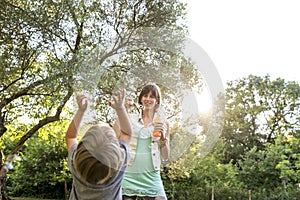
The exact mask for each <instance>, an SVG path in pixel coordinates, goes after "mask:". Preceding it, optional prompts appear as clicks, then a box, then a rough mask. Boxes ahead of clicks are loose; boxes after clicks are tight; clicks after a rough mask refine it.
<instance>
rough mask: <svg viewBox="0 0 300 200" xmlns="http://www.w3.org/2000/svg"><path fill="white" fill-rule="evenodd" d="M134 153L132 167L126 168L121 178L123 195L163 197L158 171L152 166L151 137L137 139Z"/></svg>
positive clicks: (163, 192)
mask: <svg viewBox="0 0 300 200" xmlns="http://www.w3.org/2000/svg"><path fill="white" fill-rule="evenodd" d="M141 131H143V129H142V130H141ZM144 131H145V129H144ZM136 152H138V153H136V155H135V159H134V163H133V165H131V166H128V167H127V169H126V172H125V175H124V177H123V181H122V188H123V189H122V190H123V195H128V196H152V197H154V196H165V195H166V194H165V191H164V187H163V183H162V180H161V177H160V171H159V170H154V167H153V164H152V157H151V137H149V138H140V137H139V138H138V141H137V147H136Z"/></svg>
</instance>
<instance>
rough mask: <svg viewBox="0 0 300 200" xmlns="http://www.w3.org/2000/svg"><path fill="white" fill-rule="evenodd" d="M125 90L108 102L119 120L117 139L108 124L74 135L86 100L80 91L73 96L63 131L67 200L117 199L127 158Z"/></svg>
mask: <svg viewBox="0 0 300 200" xmlns="http://www.w3.org/2000/svg"><path fill="white" fill-rule="evenodd" d="M125 94H126V91H125V90H122V91H121V92H119V93H118V95H117V96H113V100H112V101H109V105H110V106H111V107H112V108H114V109H115V111H116V113H117V116H118V121H119V122H120V123H119V124H120V130H121V134H120V136H119V141H118V139H117V137H116V133H115V132H114V130H113V129H112V128H111V127H110V126H108V125H106V124H105V125H104V124H102V125H94V126H92V127H90V128H89V129H88V130H87V131H86V133H85V134H84V136H83V137H82V139H81V141H80V142H79V143H78V142H77V135H78V130H79V126H80V123H81V120H82V118H83V115H84V113H85V111H86V109H87V106H88V101H87V98H86V97H85V96H84V95H83V94H79V95H77V97H76V100H77V104H78V110H77V112H76V114H75V116H74V118H73V120H72V122H71V123H70V125H69V128H68V130H67V133H66V143H67V149H68V166H69V168H70V171H71V173H72V175H73V183H72V190H71V193H70V200H84V199H89V200H121V199H122V189H121V182H122V178H123V175H124V171H125V168H126V166H127V162H128V160H129V149H128V144H129V143H130V139H131V133H132V128H131V124H130V123H129V118H128V115H127V112H126V109H125V106H124V99H125Z"/></svg>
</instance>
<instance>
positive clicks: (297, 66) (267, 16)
mask: <svg viewBox="0 0 300 200" xmlns="http://www.w3.org/2000/svg"><path fill="white" fill-rule="evenodd" d="M184 2H188V19H187V21H188V26H189V31H190V38H191V39H192V40H193V41H195V42H196V43H197V44H198V45H199V46H201V47H202V48H203V50H204V51H205V52H206V53H207V54H208V56H209V57H210V58H211V59H212V61H213V63H214V64H215V66H216V68H217V70H218V72H219V74H220V76H221V79H222V82H223V84H224V86H225V82H226V81H228V80H235V79H238V78H240V77H245V76H248V75H249V74H254V75H259V76H264V75H266V74H269V75H270V76H271V78H272V79H273V78H277V77H281V78H284V79H286V80H296V81H298V82H299V83H300V73H299V72H300V12H299V8H300V7H299V5H300V2H299V1H298V0H247V1H246V0H185V1H184Z"/></svg>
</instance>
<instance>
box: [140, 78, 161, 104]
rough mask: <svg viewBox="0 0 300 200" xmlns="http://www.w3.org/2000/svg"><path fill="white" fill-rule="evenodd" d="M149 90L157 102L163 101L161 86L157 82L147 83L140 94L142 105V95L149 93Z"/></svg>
mask: <svg viewBox="0 0 300 200" xmlns="http://www.w3.org/2000/svg"><path fill="white" fill-rule="evenodd" d="M149 92H151V94H152V95H153V96H154V97H155V99H156V101H157V104H158V105H160V103H161V93H160V88H159V87H158V86H157V85H156V84H155V83H147V84H146V85H145V86H144V87H143V88H142V91H141V93H140V95H139V99H138V103H139V104H141V105H142V97H143V96H144V95H147V94H148V93H149Z"/></svg>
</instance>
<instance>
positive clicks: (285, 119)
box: [222, 75, 300, 163]
mask: <svg viewBox="0 0 300 200" xmlns="http://www.w3.org/2000/svg"><path fill="white" fill-rule="evenodd" d="M299 94H300V87H299V84H297V83H296V82H293V81H292V82H286V81H284V80H283V79H280V78H277V79H275V80H271V78H270V77H269V76H265V77H258V76H253V75H250V76H249V77H246V78H242V79H239V80H237V81H231V82H229V83H228V87H227V89H226V108H225V109H226V117H225V118H226V120H225V124H224V129H223V132H222V138H223V139H224V143H225V144H226V152H227V155H226V157H225V158H224V163H227V162H229V161H230V160H231V159H233V161H234V163H236V162H237V160H238V159H240V158H241V155H243V154H244V153H245V152H247V151H249V150H251V149H252V148H253V147H256V148H257V150H258V151H259V150H262V149H264V148H265V147H264V143H266V142H270V143H274V139H275V138H276V137H277V136H279V135H285V134H286V133H293V134H296V130H297V124H299V103H298V102H299Z"/></svg>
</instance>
